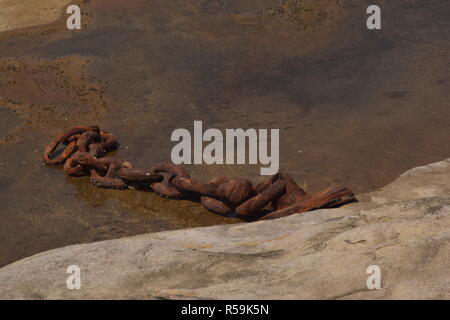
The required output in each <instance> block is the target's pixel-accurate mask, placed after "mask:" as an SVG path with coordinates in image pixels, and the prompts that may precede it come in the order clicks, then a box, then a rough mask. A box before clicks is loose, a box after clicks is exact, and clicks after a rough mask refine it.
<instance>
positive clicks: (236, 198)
mask: <svg viewBox="0 0 450 320" xmlns="http://www.w3.org/2000/svg"><path fill="white" fill-rule="evenodd" d="M61 145H63V146H64V147H63V149H62V150H61V151H58V154H56V153H57V149H58V147H59V146H61ZM116 148H117V143H116V139H115V138H114V136H113V135H112V134H111V133H109V132H107V131H104V130H101V129H100V128H99V127H98V126H78V127H75V128H73V129H71V130H69V131H67V132H66V133H65V134H63V135H61V136H59V137H57V138H56V139H54V140H53V141H52V142H51V143H50V144H49V145H48V146H47V147H46V148H45V151H44V157H43V159H44V163H45V164H47V165H61V164H64V171H65V173H66V174H68V175H70V176H86V175H88V176H90V181H91V182H92V183H93V184H94V185H96V186H98V187H102V188H111V189H125V188H127V187H131V186H133V185H141V186H142V185H144V186H149V187H150V188H151V189H152V190H153V191H154V192H156V193H157V194H159V195H160V196H164V197H167V198H171V199H192V200H198V201H200V203H201V204H202V205H203V206H204V207H205V208H207V209H208V210H210V211H213V212H215V213H218V214H221V215H233V214H235V215H237V216H238V217H239V218H241V219H242V220H245V221H255V220H267V219H276V218H280V217H285V216H288V215H291V214H294V213H302V212H305V211H310V210H315V209H319V208H332V207H338V206H341V205H343V204H346V203H348V202H352V201H356V199H355V196H354V194H353V192H352V191H351V190H349V189H347V188H345V187H338V188H332V189H327V190H325V191H323V192H320V193H318V194H313V195H310V194H308V193H306V192H305V191H304V190H303V189H302V188H300V187H299V186H298V185H297V183H296V182H295V181H294V179H293V178H292V177H291V176H289V175H287V174H283V173H278V174H275V175H273V176H271V177H269V178H268V179H267V180H266V181H264V182H262V183H260V184H258V185H257V186H256V187H253V185H252V182H251V181H250V180H249V179H245V178H228V177H219V178H215V179H212V180H210V181H208V182H206V183H204V182H201V181H199V180H196V179H194V178H192V177H191V176H190V175H189V173H188V172H187V171H186V170H185V169H184V168H183V167H181V166H178V165H175V164H173V163H171V162H161V163H157V164H155V165H153V166H151V167H149V168H147V169H145V168H135V167H134V166H133V164H132V163H131V162H129V161H126V160H122V159H120V158H116V157H105V155H106V154H107V153H108V152H110V151H113V150H115V149H116Z"/></svg>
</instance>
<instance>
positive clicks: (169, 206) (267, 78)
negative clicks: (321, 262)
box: [0, 0, 450, 265]
mask: <svg viewBox="0 0 450 320" xmlns="http://www.w3.org/2000/svg"><path fill="white" fill-rule="evenodd" d="M380 2H381V3H380V5H381V6H382V8H383V30H382V31H375V32H369V31H367V30H366V29H365V26H364V20H363V18H362V17H364V12H365V9H366V8H367V5H368V4H369V3H365V2H364V1H356V0H355V1H350V0H349V1H337V2H336V1H331V0H317V1H314V2H302V1H294V0H292V1H284V2H283V3H284V5H282V4H281V1H275V0H273V1H272V0H264V1H256V0H255V1H253V0H246V1H242V0H241V1H237V0H236V1H206V0H205V1H187V0H186V1H164V2H161V1H148V0H145V1H144V0H133V1H129V2H127V3H124V1H118V0H115V1H111V0H110V1H106V0H97V1H95V2H88V3H83V4H82V6H81V7H82V10H83V12H86V15H85V16H83V22H85V23H87V26H86V28H85V29H83V30H82V31H77V32H69V31H67V30H66V29H65V21H64V19H63V18H61V19H59V20H58V21H55V22H53V23H51V24H47V25H44V26H36V27H29V28H25V29H19V30H15V31H9V32H3V33H0V53H1V60H0V74H1V77H0V115H1V117H2V118H1V119H2V120H1V121H2V126H1V128H0V134H1V135H2V140H1V142H0V144H1V147H0V148H1V149H0V157H1V158H0V177H1V179H0V191H1V193H0V206H1V207H0V220H1V223H0V243H2V246H1V247H0V265H4V264H7V263H9V262H12V261H15V260H17V259H20V258H22V257H25V256H29V255H31V254H35V253H38V252H41V251H44V250H47V249H51V248H55V247H61V246H64V245H69V244H74V243H82V242H92V241H98V240H104V239H110V238H117V237H123V236H129V235H134V234H139V233H144V232H153V231H161V230H172V229H178V228H185V227H195V226H206V225H214V224H221V223H235V222H238V221H237V220H236V219H227V218H222V217H220V216H217V215H214V214H212V213H210V212H208V211H207V210H205V209H204V208H202V207H201V206H200V205H199V204H197V203H190V202H187V201H172V200H167V199H162V198H159V197H157V196H156V195H154V194H152V193H145V192H142V191H132V190H126V191H115V190H103V189H98V188H95V187H94V186H92V185H91V184H90V183H89V182H88V180H87V179H86V178H81V179H80V178H70V177H66V176H65V175H64V173H63V172H62V170H61V169H58V168H47V167H44V166H43V165H42V164H41V162H40V159H41V154H42V151H43V148H44V146H45V145H46V144H47V143H48V142H49V141H50V140H51V139H52V138H53V136H55V135H56V134H58V133H60V132H61V131H63V130H65V129H67V128H70V127H71V126H73V125H77V124H94V123H97V124H99V125H101V126H102V127H104V128H105V129H107V130H109V131H111V132H113V133H114V134H115V135H116V137H117V138H118V139H119V142H120V143H121V146H120V149H119V151H118V152H117V155H118V156H120V157H122V158H126V159H130V160H132V161H133V162H134V163H135V164H136V165H138V166H148V165H149V164H152V163H155V162H157V161H167V160H169V159H170V151H171V148H172V147H173V143H172V142H171V141H170V134H171V132H172V131H173V130H174V129H176V128H188V129H192V128H193V121H194V120H202V121H203V126H204V128H205V129H206V128H219V129H225V128H240V127H241V128H257V129H258V128H269V129H270V128H279V129H280V135H281V146H280V159H281V169H282V170H283V171H285V172H289V173H291V174H292V175H293V176H294V177H295V179H296V180H297V181H298V183H299V184H300V185H301V186H302V187H305V188H306V189H307V190H308V191H311V192H316V191H319V190H320V189H322V188H325V187H329V186H335V185H342V184H343V185H346V186H348V187H350V188H352V189H353V190H355V191H356V192H357V193H360V192H366V191H370V190H373V189H376V188H378V187H381V186H382V185H384V184H386V183H389V182H390V181H392V180H393V179H395V177H396V176H397V175H398V174H400V173H402V172H403V171H405V170H407V169H409V168H412V167H415V166H418V165H422V164H425V163H429V162H434V161H439V160H442V159H444V158H447V157H449V155H450V144H448V136H449V133H450V125H449V124H450V108H448V99H449V86H450V76H449V74H450V73H449V71H450V70H449V64H448V62H449V56H448V52H449V46H450V45H449V41H448V40H449V37H450V36H449V33H448V32H445V30H449V27H450V19H449V12H450V10H449V9H450V5H449V4H448V1H445V0H442V1H441V0H435V1H428V2H427V3H426V5H424V4H423V2H421V1H396V2H395V4H393V3H391V2H392V1H390V2H389V1H380ZM299 5H300V6H299ZM188 169H189V170H190V171H191V173H192V175H193V176H195V177H199V178H202V179H208V178H212V177H216V176H219V175H227V176H247V177H249V178H251V179H253V180H254V181H255V182H257V181H258V180H259V179H260V177H259V166H243V165H240V166H237V165H235V166H206V165H202V166H188Z"/></svg>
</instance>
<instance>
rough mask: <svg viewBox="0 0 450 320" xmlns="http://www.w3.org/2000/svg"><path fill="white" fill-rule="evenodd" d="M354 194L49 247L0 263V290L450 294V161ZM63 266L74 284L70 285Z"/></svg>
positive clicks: (151, 295) (152, 294) (36, 293)
mask: <svg viewBox="0 0 450 320" xmlns="http://www.w3.org/2000/svg"><path fill="white" fill-rule="evenodd" d="M361 200H362V201H361V202H360V203H355V204H350V205H347V206H344V207H341V208H338V209H327V210H317V211H313V212H308V213H305V214H301V215H294V216H290V217H287V218H282V219H278V220H272V221H263V222H255V223H241V224H235V225H221V226H214V227H206V228H195V229H186V230H178V231H169V232H161V233H151V234H145V235H141V236H136V237H131V238H123V239H118V240H109V241H102V242H97V243H90V244H82V245H74V246H69V247H65V248H61V249H56V250H51V251H48V252H44V253H41V254H38V255H35V256H32V257H30V258H27V259H23V260H21V261H18V262H15V263H13V264H10V265H8V266H6V267H3V268H1V269H0V283H2V286H1V288H0V299H23V298H27V299H102V298H103V299H119V298H120V299H155V298H173V299H183V298H195V299H202V298H213V299H374V298H377V299H449V298H450V276H449V274H448V270H450V159H449V160H446V161H442V162H438V163H435V164H431V165H427V166H424V167H419V168H415V169H412V170H410V171H408V172H406V173H404V174H403V175H401V176H400V177H399V178H398V179H397V180H396V181H394V182H393V183H391V184H389V185H388V186H386V187H384V188H382V189H381V190H379V191H377V192H373V193H370V194H366V195H362V196H361ZM70 265H78V266H79V267H80V269H81V289H80V290H69V289H67V285H66V280H67V278H68V277H69V274H67V273H66V270H67V267H68V266H70ZM371 265H376V266H379V268H380V270H381V289H379V290H369V289H368V288H367V278H368V277H369V274H367V272H366V271H367V268H368V267H369V266H371Z"/></svg>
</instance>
